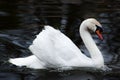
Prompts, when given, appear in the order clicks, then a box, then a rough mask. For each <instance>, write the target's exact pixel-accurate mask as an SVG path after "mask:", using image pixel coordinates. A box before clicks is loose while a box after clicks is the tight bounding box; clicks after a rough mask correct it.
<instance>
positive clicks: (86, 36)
mask: <svg viewBox="0 0 120 80" xmlns="http://www.w3.org/2000/svg"><path fill="white" fill-rule="evenodd" d="M80 35H81V38H82V40H83V42H84V44H85V46H86V47H87V49H88V51H89V53H90V55H91V59H92V60H93V62H94V64H95V65H96V67H98V68H99V67H102V66H104V59H103V56H102V54H101V52H100V50H99V49H98V47H97V46H96V44H95V42H94V41H93V39H92V37H91V35H90V33H89V31H88V29H87V26H85V23H82V24H81V26H80Z"/></svg>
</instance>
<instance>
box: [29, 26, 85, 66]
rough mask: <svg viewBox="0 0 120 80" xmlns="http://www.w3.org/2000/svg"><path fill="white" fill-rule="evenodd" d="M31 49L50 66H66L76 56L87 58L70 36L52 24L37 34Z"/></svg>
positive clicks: (82, 58)
mask: <svg viewBox="0 0 120 80" xmlns="http://www.w3.org/2000/svg"><path fill="white" fill-rule="evenodd" d="M29 49H30V50H31V52H32V53H33V54H34V55H36V56H37V57H38V58H39V59H40V60H41V61H43V62H44V63H45V64H46V65H49V66H50V67H52V66H58V67H60V66H61V65H62V66H63V65H64V66H66V65H67V64H69V62H70V61H74V60H76V58H81V60H84V59H85V58H86V56H85V55H83V54H82V53H81V51H80V50H79V49H78V48H77V46H76V45H75V44H74V43H73V42H72V41H71V40H70V39H69V38H68V37H66V36H65V35H64V34H63V33H61V32H60V31H59V30H56V29H54V28H52V27H50V26H45V30H43V31H42V32H41V33H39V34H38V35H37V37H36V39H35V40H34V41H33V44H32V45H31V46H30V47H29ZM78 62H79V61H78Z"/></svg>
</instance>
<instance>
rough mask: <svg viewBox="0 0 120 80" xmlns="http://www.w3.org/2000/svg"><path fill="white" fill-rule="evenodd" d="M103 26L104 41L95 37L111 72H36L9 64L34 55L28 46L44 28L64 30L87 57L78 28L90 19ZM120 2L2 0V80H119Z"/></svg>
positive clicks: (0, 67)
mask: <svg viewBox="0 0 120 80" xmlns="http://www.w3.org/2000/svg"><path fill="white" fill-rule="evenodd" d="M90 17H93V18H96V19H97V20H98V21H100V23H101V24H102V26H103V29H104V32H103V35H104V41H99V40H98V38H97V37H96V35H94V34H93V38H94V40H95V41H96V42H97V45H98V46H99V48H100V50H101V51H102V53H103V56H104V59H105V64H106V65H107V66H108V67H110V68H112V71H108V72H94V71H93V72H91V71H81V70H73V71H63V72H54V71H50V70H32V69H28V68H26V67H22V68H21V67H17V66H14V65H12V64H10V63H8V62H7V60H8V59H9V58H15V57H25V56H28V55H31V52H30V51H29V50H28V46H29V45H30V44H31V43H32V41H33V39H34V38H35V35H36V34H38V33H39V32H40V31H41V30H42V28H43V26H44V25H51V26H53V27H55V28H57V29H60V30H61V31H62V32H63V33H64V34H66V35H67V36H68V37H69V38H71V39H72V40H73V42H74V43H75V44H76V45H77V46H78V47H79V48H80V49H81V50H82V51H83V52H84V53H85V54H86V55H88V51H87V50H86V48H85V46H84V44H83V43H82V40H81V38H80V37H79V32H78V28H79V25H80V24H81V22H82V21H83V20H84V19H87V18H90ZM119 75H120V1H119V0H0V80H119V79H120V76H119Z"/></svg>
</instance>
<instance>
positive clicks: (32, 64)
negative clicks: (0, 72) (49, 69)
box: [8, 55, 44, 69]
mask: <svg viewBox="0 0 120 80" xmlns="http://www.w3.org/2000/svg"><path fill="white" fill-rule="evenodd" d="M8 61H9V62H10V63H12V64H14V65H16V66H20V67H22V66H26V67H27V68H33V69H43V68H44V63H42V62H41V61H40V60H39V59H38V58H37V57H36V56H34V55H32V56H29V57H25V58H10V59H9V60H8Z"/></svg>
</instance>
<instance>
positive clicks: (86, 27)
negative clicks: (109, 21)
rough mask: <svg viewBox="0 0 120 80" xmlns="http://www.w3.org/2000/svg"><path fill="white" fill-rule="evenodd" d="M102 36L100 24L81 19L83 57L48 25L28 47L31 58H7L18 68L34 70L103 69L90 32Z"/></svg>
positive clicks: (68, 41) (70, 43) (73, 45)
mask: <svg viewBox="0 0 120 80" xmlns="http://www.w3.org/2000/svg"><path fill="white" fill-rule="evenodd" d="M90 30H91V31H93V32H95V33H96V34H97V35H98V37H99V38H100V39H101V40H103V37H102V34H101V33H102V25H101V24H100V23H99V22H98V21H97V20H96V19H94V18H88V19H86V20H84V21H83V22H82V23H81V25H80V29H79V32H80V36H81V38H82V40H83V42H84V44H85V46H86V48H87V49H88V51H89V53H90V57H87V56H86V55H84V54H83V53H82V52H81V50H80V49H79V48H78V47H77V46H76V45H75V44H74V43H73V42H72V41H71V39H69V38H68V37H67V36H65V35H64V34H63V33H62V32H60V31H59V30H57V29H54V28H53V27H51V26H49V25H47V26H44V29H43V30H42V31H41V32H40V33H39V34H38V35H37V36H36V38H35V39H34V41H33V43H32V45H30V46H29V49H30V51H31V52H32V53H33V55H31V56H28V57H24V58H10V59H9V62H10V63H12V64H14V65H17V66H26V67H28V68H33V69H46V68H58V67H71V68H72V67H92V68H96V69H102V68H104V66H105V65H104V59H103V56H102V53H101V52H100V50H99V49H98V47H97V46H96V44H95V42H94V41H93V39H92V36H91V34H90V32H89V31H90Z"/></svg>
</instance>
